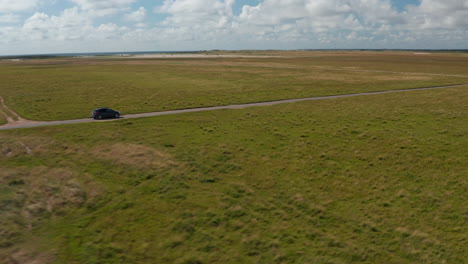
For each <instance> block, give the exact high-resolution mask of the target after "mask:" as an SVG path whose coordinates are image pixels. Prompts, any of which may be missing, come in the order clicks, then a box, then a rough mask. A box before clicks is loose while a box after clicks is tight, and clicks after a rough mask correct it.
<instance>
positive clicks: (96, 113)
mask: <svg viewBox="0 0 468 264" xmlns="http://www.w3.org/2000/svg"><path fill="white" fill-rule="evenodd" d="M91 117H92V118H94V119H103V118H119V117H120V112H119V111H115V110H112V109H110V108H107V107H101V108H96V109H94V110H93V111H92V112H91Z"/></svg>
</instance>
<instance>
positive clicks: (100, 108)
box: [94, 107, 109, 111]
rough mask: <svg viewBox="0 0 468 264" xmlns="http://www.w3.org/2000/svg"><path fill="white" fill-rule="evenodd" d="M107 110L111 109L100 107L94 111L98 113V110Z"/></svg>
mask: <svg viewBox="0 0 468 264" xmlns="http://www.w3.org/2000/svg"><path fill="white" fill-rule="evenodd" d="M105 109H109V108H107V107H99V108H96V109H94V110H95V111H97V110H105Z"/></svg>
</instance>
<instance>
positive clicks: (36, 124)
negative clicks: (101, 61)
mask: <svg viewBox="0 0 468 264" xmlns="http://www.w3.org/2000/svg"><path fill="white" fill-rule="evenodd" d="M462 86H468V84H459V85H448V86H437V87H426V88H413V89H401V90H389V91H377V92H365V93H354V94H341V95H329V96H319V97H307V98H298V99H286V100H276V101H267V102H259V103H247V104H236V105H224V106H210V107H200V108H190V109H181V110H171V111H162V112H150V113H141V114H128V115H124V116H121V117H120V118H116V119H107V120H94V119H92V118H83V119H72V120H62V121H29V122H30V123H29V122H26V123H23V124H18V125H15V124H6V125H3V126H0V130H10V129H17V128H30V127H41V126H55V125H66V124H79V123H91V122H111V121H118V120H122V119H132V118H140V117H149V116H162V115H175V114H183V113H194V112H204V111H214V110H222V109H240V108H247V107H254V106H268V105H276V104H284V103H295V102H303V101H316V100H325V99H335V98H345V97H354V96H364V95H375V94H387V93H400V92H411V91H421V90H432V89H443V88H453V87H462Z"/></svg>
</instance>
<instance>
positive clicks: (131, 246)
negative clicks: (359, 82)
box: [0, 66, 468, 264]
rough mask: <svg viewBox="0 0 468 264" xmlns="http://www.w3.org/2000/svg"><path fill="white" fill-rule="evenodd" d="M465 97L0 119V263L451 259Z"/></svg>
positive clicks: (460, 257) (458, 239)
mask: <svg viewBox="0 0 468 264" xmlns="http://www.w3.org/2000/svg"><path fill="white" fill-rule="evenodd" d="M54 67H55V66H54ZM65 68H66V67H65ZM52 69H53V67H52ZM116 70H117V67H116ZM60 72H61V73H63V72H66V71H63V70H60ZM181 75H183V74H182V73H181ZM96 78H97V77H96ZM83 81H84V82H86V80H83ZM44 82H45V81H44ZM44 85H45V84H44ZM401 85H402V84H400V86H401ZM293 87H294V86H293ZM10 96H12V95H10ZM8 98H13V97H8ZM467 102H468V89H466V88H463V87H460V88H448V89H443V90H427V91H412V92H406V93H397V94H396V93H395V94H385V95H372V96H362V97H353V98H343V99H333V100H324V101H314V102H301V103H294V104H284V105H276V106H268V107H256V108H248V109H242V110H221V111H213V112H203V113H201V112H200V113H192V114H183V115H174V116H163V117H151V118H141V119H132V120H120V121H116V122H104V123H90V124H79V125H66V126H56V127H42V128H34V129H22V130H12V131H2V132H0V146H1V149H0V168H1V170H0V188H1V190H0V205H1V208H2V210H1V211H0V239H1V241H0V259H6V260H7V262H6V263H10V262H11V263H15V262H13V260H14V261H17V263H26V262H27V261H31V260H35V261H36V262H35V263H113V264H114V263H464V262H466V259H467V254H466V248H467V240H466V231H467V230H466V212H467V209H468V208H467V203H466V189H467V182H466V175H467V174H468V167H467V165H466V160H467V158H468V156H467V152H466V150H467V149H468V140H467V137H466V135H467V132H468V108H467V106H468V104H467ZM56 107H62V105H59V106H56ZM9 261H10V262H9Z"/></svg>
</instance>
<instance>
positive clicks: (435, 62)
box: [0, 52, 468, 120]
mask: <svg viewBox="0 0 468 264" xmlns="http://www.w3.org/2000/svg"><path fill="white" fill-rule="evenodd" d="M286 54H288V53H286ZM260 55H261V54H260ZM278 56H280V57H278ZM382 71H383V72H382ZM462 76H464V77H462ZM0 78H1V79H2V82H1V83H0V95H1V96H3V98H4V99H5V102H6V104H7V105H8V106H10V107H11V108H13V109H14V110H15V111H16V112H18V113H19V114H20V115H21V116H23V117H25V118H27V119H32V120H63V119H73V118H84V117H87V116H89V113H90V112H91V110H92V109H94V108H96V107H101V106H107V107H111V108H115V109H118V110H120V111H122V113H124V114H128V113H142V112H153V111H161V110H173V109H181V108H193V107H205V106H213V105H228V104H239V103H250V102H259V101H269V100H280V99H290V98H302V97H312V96H323V95H334V94H347V93H358V92H368V91H382V90H391V89H406V88H418V87H429V86H441V85H451V84H465V83H468V56H466V55H464V54H461V55H459V56H454V55H452V54H449V55H447V54H434V55H424V56H421V55H414V54H413V53H406V54H404V55H403V54H400V53H385V52H381V53H362V54H361V53H355V52H348V53H330V54H329V53H316V52H309V53H305V54H304V53H299V54H296V53H294V52H292V53H291V54H289V56H286V55H285V54H283V53H280V54H278V55H277V56H276V57H272V56H266V57H265V58H259V57H258V56H256V57H252V58H246V57H244V58H233V57H227V58H211V57H209V58H192V57H189V58H179V57H177V58H150V59H141V58H133V59H132V58H124V59H119V58H62V59H60V58H58V59H48V60H25V61H19V62H11V61H3V62H0Z"/></svg>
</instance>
